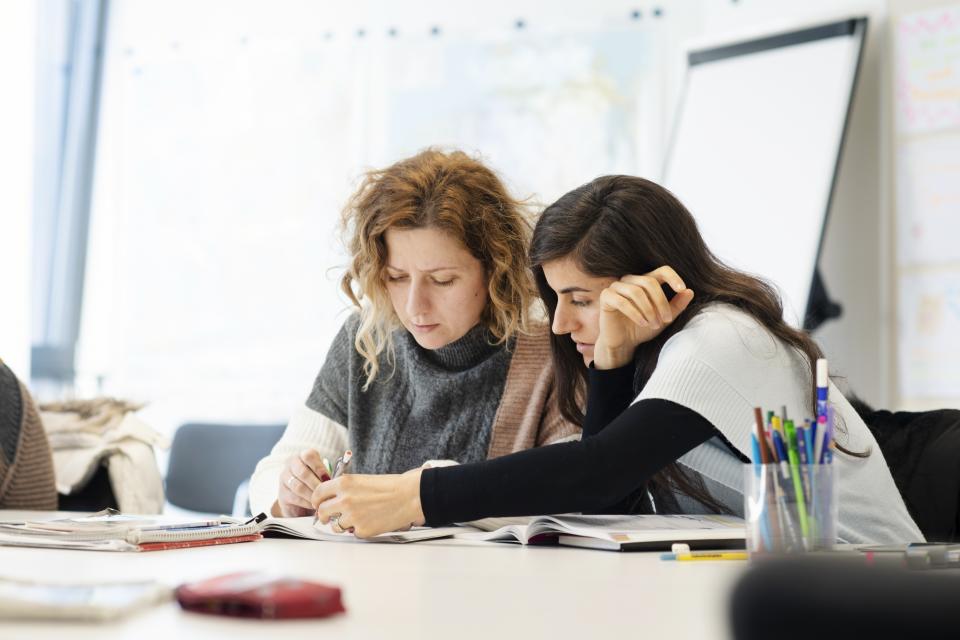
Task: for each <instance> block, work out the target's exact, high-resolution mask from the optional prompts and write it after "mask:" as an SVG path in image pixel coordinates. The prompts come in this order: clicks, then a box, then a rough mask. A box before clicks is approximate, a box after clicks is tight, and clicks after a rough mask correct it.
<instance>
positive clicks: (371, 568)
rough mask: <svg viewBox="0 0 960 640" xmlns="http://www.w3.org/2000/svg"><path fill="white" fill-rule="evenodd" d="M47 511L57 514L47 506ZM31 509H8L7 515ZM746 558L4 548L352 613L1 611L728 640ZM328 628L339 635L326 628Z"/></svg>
mask: <svg viewBox="0 0 960 640" xmlns="http://www.w3.org/2000/svg"><path fill="white" fill-rule="evenodd" d="M45 516H46V517H50V514H49V513H47V514H45ZM24 517H30V514H25V513H23V512H12V511H6V512H4V511H0V520H13V519H18V518H24ZM745 568H746V563H744V562H733V561H726V562H724V561H720V562H667V561H662V560H660V557H659V553H651V552H648V553H638V552H630V553H617V552H609V551H595V550H588V549H574V548H569V547H520V546H516V545H489V544H487V545H483V546H480V545H476V544H462V543H457V542H455V541H431V542H418V543H411V544H403V545H399V544H371V543H363V542H354V543H349V542H343V543H340V542H317V541H308V540H291V539H275V538H273V539H264V540H260V541H258V542H253V543H244V544H230V545H221V546H211V547H196V548H192V549H178V550H168V551H155V552H144V553H110V552H97V551H66V550H47V549H26V548H16V547H0V576H2V577H5V578H17V579H26V580H45V581H46V580H49V581H54V580H57V581H63V582H96V581H113V580H149V579H156V580H159V581H160V582H162V583H165V584H168V585H170V586H175V585H177V584H180V583H183V582H189V581H196V580H203V579H207V578H210V577H213V576H217V575H222V574H226V573H232V572H236V571H244V570H269V571H273V572H277V573H280V574H283V575H287V576H296V577H300V578H305V579H308V580H314V581H317V582H323V583H326V584H331V585H335V586H339V587H340V588H341V589H342V590H343V599H344V604H345V606H346V609H347V612H346V613H345V614H340V615H337V616H334V617H331V618H326V619H319V620H307V621H293V620H284V621H260V620H240V619H235V618H227V617H221V616H209V615H202V614H195V613H188V612H185V611H182V610H181V609H180V608H179V606H178V605H177V604H176V603H175V602H169V603H165V604H162V605H158V606H155V607H152V608H150V609H146V610H143V611H140V612H137V613H134V614H133V615H131V616H130V617H128V618H125V619H123V620H120V621H114V622H109V623H84V624H77V623H63V622H56V623H54V622H10V621H0V638H19V637H30V638H32V639H33V638H62V637H64V633H65V632H69V637H70V638H71V640H73V639H81V638H97V639H98V640H102V639H107V638H154V637H157V638H159V637H165V638H175V639H176V640H183V639H186V638H203V637H230V638H254V637H256V638H260V639H261V640H262V638H263V637H264V635H263V634H264V633H268V634H270V637H282V636H284V635H289V636H290V637H308V636H307V635H306V634H317V633H322V634H323V635H324V636H325V637H330V638H336V639H337V640H349V639H352V638H363V639H369V638H384V637H388V636H389V637H390V638H392V639H395V640H401V639H403V638H417V639H418V640H423V639H424V638H438V637H441V636H444V635H446V636H449V637H452V638H458V640H459V639H461V638H523V637H526V638H578V639H583V638H592V637H600V636H606V635H609V636H610V637H617V636H620V635H629V636H630V637H646V638H698V639H704V640H709V639H712V638H728V637H729V625H728V621H727V608H728V600H729V595H730V591H731V588H732V585H733V583H734V582H735V581H736V579H737V578H738V577H739V576H740V574H741V573H742V572H743V571H744V570H745ZM327 634H329V635H327Z"/></svg>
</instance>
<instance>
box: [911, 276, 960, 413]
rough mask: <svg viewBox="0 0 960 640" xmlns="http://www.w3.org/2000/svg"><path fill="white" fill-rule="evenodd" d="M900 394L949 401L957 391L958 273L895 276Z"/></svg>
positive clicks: (959, 353) (959, 372)
mask: <svg viewBox="0 0 960 640" xmlns="http://www.w3.org/2000/svg"><path fill="white" fill-rule="evenodd" d="M899 285H900V309H901V313H900V323H899V340H898V344H899V359H900V392H901V394H902V395H903V396H904V397H905V398H914V399H917V398H954V397H956V396H957V394H958V392H960V340H957V336H958V335H960V272H957V271H955V270H946V271H929V272H924V273H921V274H912V275H903V276H901V277H900V283H899Z"/></svg>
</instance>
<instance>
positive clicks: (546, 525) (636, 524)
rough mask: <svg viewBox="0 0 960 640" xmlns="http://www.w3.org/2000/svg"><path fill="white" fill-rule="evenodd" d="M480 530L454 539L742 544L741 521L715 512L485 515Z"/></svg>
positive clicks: (630, 546)
mask: <svg viewBox="0 0 960 640" xmlns="http://www.w3.org/2000/svg"><path fill="white" fill-rule="evenodd" d="M468 524H469V525H470V526H473V527H476V528H477V529H480V530H481V531H479V532H470V531H462V532H460V533H457V534H456V535H455V536H454V538H456V539H458V540H473V541H487V542H513V543H520V544H538V543H544V542H553V541H554V540H556V542H558V543H559V544H562V545H568V546H572V547H587V548H590V549H608V550H611V551H632V550H636V551H646V550H655V549H667V550H669V549H670V547H671V545H672V544H673V543H675V542H683V543H686V544H688V545H690V548H691V549H698V548H699V549H706V548H709V549H720V548H723V549H727V548H743V547H744V543H745V539H746V529H745V527H744V523H743V520H742V519H740V518H735V517H733V516H715V515H702V516H699V515H670V516H659V515H641V516H624V515H576V514H565V515H557V516H536V517H527V518H485V519H483V520H475V521H473V522H470V523H468Z"/></svg>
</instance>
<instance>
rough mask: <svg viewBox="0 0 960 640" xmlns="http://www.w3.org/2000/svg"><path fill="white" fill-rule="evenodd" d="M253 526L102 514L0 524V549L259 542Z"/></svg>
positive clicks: (149, 548)
mask: <svg viewBox="0 0 960 640" xmlns="http://www.w3.org/2000/svg"><path fill="white" fill-rule="evenodd" d="M261 537H262V536H261V535H260V531H259V525H258V524H257V522H253V521H251V522H249V523H242V524H238V523H235V522H233V521H230V519H226V520H224V519H221V518H214V519H199V520H190V519H184V518H170V517H163V516H132V515H124V514H120V513H117V512H116V511H115V510H113V509H107V510H104V511H101V512H99V513H95V514H93V515H86V516H79V517H71V518H58V519H53V520H37V521H25V522H0V545H7V546H16V547H43V548H52V549H82V550H90V551H156V550H160V549H177V548H182V547H194V546H202V545H211V544H229V543H234V542H253V541H254V540H259V539H260V538H261Z"/></svg>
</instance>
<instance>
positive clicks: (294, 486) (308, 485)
mask: <svg viewBox="0 0 960 640" xmlns="http://www.w3.org/2000/svg"><path fill="white" fill-rule="evenodd" d="M329 479H330V475H329V474H328V473H327V469H326V467H325V466H324V465H323V459H322V458H321V457H320V454H319V453H317V452H316V451H314V450H313V449H307V450H305V451H301V452H300V453H298V454H297V455H295V456H290V458H288V459H287V463H286V464H285V465H284V466H283V471H281V472H280V486H279V488H278V490H277V503H276V504H275V505H274V508H275V509H276V510H279V512H280V513H279V514H276V513H275V514H274V515H281V516H283V517H285V518H298V517H301V516H309V515H310V514H312V513H313V509H314V507H313V503H311V502H310V497H311V496H312V495H313V491H314V490H315V489H316V488H317V487H318V486H319V485H320V483H321V482H325V481H327V480H329Z"/></svg>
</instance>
